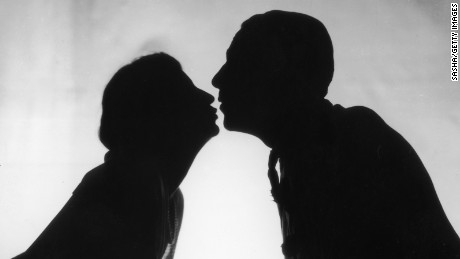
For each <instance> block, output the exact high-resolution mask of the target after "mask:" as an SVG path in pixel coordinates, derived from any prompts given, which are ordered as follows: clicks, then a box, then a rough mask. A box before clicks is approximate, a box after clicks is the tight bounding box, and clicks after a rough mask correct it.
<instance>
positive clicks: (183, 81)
mask: <svg viewBox="0 0 460 259" xmlns="http://www.w3.org/2000/svg"><path fill="white" fill-rule="evenodd" d="M213 102H214V97H212V96H211V95H210V94H208V93H206V92H204V91H203V90H200V89H199V88H197V87H196V86H195V85H194V84H193V82H192V80H191V79H190V78H189V77H188V76H187V75H186V74H185V73H184V72H183V70H182V68H181V66H180V64H179V62H177V61H176V60H175V59H174V58H172V57H170V56H169V55H167V54H164V53H158V54H152V55H148V56H144V57H141V58H139V59H138V60H135V61H134V62H133V63H131V64H129V65H127V66H125V67H123V68H122V69H120V70H119V71H118V72H117V73H116V74H115V75H114V77H113V78H112V80H111V81H110V82H109V84H108V85H107V87H106V89H105V91H104V97H103V101H102V107H103V114H102V118H101V128H100V134H99V135H100V139H101V141H102V143H103V144H104V145H105V146H106V147H107V148H108V149H110V150H116V149H118V150H129V153H139V152H141V153H152V152H154V153H155V152H158V151H160V152H161V151H167V150H185V149H186V148H191V149H196V148H201V146H202V145H204V144H205V143H206V141H208V140H209V139H210V138H211V137H213V136H215V135H217V133H218V132H219V128H218V127H217V125H216V123H215V121H216V119H217V115H216V109H215V108H213V107H212V106H211V104H212V103H213Z"/></svg>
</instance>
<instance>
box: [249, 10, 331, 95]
mask: <svg viewBox="0 0 460 259" xmlns="http://www.w3.org/2000/svg"><path fill="white" fill-rule="evenodd" d="M240 32H241V33H242V34H243V35H241V36H243V37H245V36H244V35H247V37H249V38H250V39H251V44H256V46H258V47H260V48H262V49H264V48H265V50H266V51H265V52H264V55H267V51H268V52H269V56H270V58H275V59H276V60H275V62H280V63H281V64H280V66H282V67H283V68H282V69H283V70H282V72H283V73H284V79H285V81H287V82H288V83H290V84H293V85H297V86H300V87H304V88H305V87H306V88H308V89H302V91H304V92H305V91H307V93H306V94H309V95H313V96H315V97H321V98H324V97H325V96H326V94H327V90H328V87H329V84H330V82H331V81H332V76H333V74H334V57H333V47H332V41H331V38H330V36H329V33H328V32H327V29H326V27H325V26H324V25H323V24H322V23H321V22H320V21H319V20H317V19H315V18H313V17H311V16H309V15H306V14H301V13H295V12H285V11H279V10H273V11H269V12H266V13H264V14H257V15H254V16H252V17H251V18H249V19H248V20H246V21H245V22H244V23H243V24H242V26H241V31H240ZM245 38H246V37H245ZM262 51H263V50H262ZM256 55H257V54H256ZM261 58H263V57H261Z"/></svg>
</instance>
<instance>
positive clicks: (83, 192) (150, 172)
mask: <svg viewBox="0 0 460 259" xmlns="http://www.w3.org/2000/svg"><path fill="white" fill-rule="evenodd" d="M213 101H214V98H213V97H212V96H211V95H209V94H208V93H206V92H204V91H202V90H200V89H198V88H197V87H195V86H194V84H193V82H192V81H191V80H190V78H189V77H188V76H187V75H186V74H185V73H184V72H183V71H182V68H181V65H180V64H179V62H178V61H176V60H175V59H174V58H172V57H171V56H169V55H167V54H165V53H157V54H152V55H148V56H144V57H141V58H139V59H137V60H135V61H133V62H132V63H131V64H129V65H126V66H124V67H123V68H121V69H120V70H119V71H118V72H117V73H116V74H115V75H114V76H113V78H112V79H111V80H110V82H109V83H108V85H107V87H106V89H105V91H104V96H103V99H102V108H103V113H102V118H101V126H100V132H99V137H100V140H101V142H102V143H103V144H104V145H105V146H106V147H107V148H108V149H109V152H108V153H107V154H106V156H105V162H104V163H103V164H102V165H100V166H98V167H96V168H94V169H93V170H91V171H90V172H89V173H87V174H86V175H85V177H84V178H83V180H82V182H81V183H80V185H79V186H78V187H77V189H76V190H75V191H74V192H73V196H72V197H71V198H70V200H69V201H68V202H67V204H66V205H65V206H64V208H63V209H62V210H61V211H60V212H59V214H58V215H57V216H56V217H55V218H54V219H53V221H52V222H51V223H50V224H49V225H48V227H47V228H46V229H45V230H44V231H43V233H42V234H41V235H40V236H39V237H38V239H37V240H36V241H35V242H34V243H33V244H32V245H31V246H30V248H29V249H28V250H27V251H26V252H24V253H23V254H21V255H19V256H17V257H16V258H156V259H160V258H173V256H174V249H175V245H176V242H177V237H178V234H179V230H180V225H181V220H182V211H183V197H182V194H181V192H180V189H179V188H178V187H179V185H180V183H181V182H182V180H183V179H184V177H185V175H186V174H187V171H188V169H189V168H190V166H191V164H192V162H193V160H194V158H195V156H196V154H197V153H198V152H199V151H200V149H201V148H202V147H203V145H204V144H205V143H206V142H207V141H208V140H209V139H210V138H211V137H213V136H215V135H217V133H218V132H219V128H218V127H217V126H216V124H215V120H216V118H217V116H216V109H215V108H213V107H211V106H210V104H211V103H212V102H213Z"/></svg>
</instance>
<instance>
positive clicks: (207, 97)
mask: <svg viewBox="0 0 460 259" xmlns="http://www.w3.org/2000/svg"><path fill="white" fill-rule="evenodd" d="M200 91H201V96H202V97H203V99H204V100H206V102H207V103H209V104H211V103H213V102H214V100H215V98H214V96H212V95H211V94H210V93H208V92H205V91H203V90H201V89H200Z"/></svg>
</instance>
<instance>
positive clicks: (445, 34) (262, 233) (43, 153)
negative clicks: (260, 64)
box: [0, 0, 460, 259]
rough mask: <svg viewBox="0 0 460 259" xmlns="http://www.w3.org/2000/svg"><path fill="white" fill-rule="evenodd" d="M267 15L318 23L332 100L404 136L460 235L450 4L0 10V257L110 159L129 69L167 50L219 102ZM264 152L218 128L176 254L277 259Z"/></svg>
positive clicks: (114, 0) (189, 190)
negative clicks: (218, 79) (236, 49)
mask: <svg viewBox="0 0 460 259" xmlns="http://www.w3.org/2000/svg"><path fill="white" fill-rule="evenodd" d="M272 9H282V10H288V11H297V12H303V13H307V14H310V15H312V16H314V17H316V18H318V19H320V20H321V21H323V23H324V24H325V25H326V27H327V28H328V29H329V32H330V34H331V37H332V40H333V43H334V48H335V60H336V73H335V76H334V80H333V83H332V85H331V87H330V94H329V95H328V99H330V100H331V101H332V102H333V103H340V104H342V105H344V106H353V105H364V106H367V107H370V108H372V109H374V110H375V111H376V112H377V113H379V114H380V115H381V116H382V117H383V118H384V120H385V121H386V122H387V123H388V124H389V125H390V126H392V127H393V128H395V129H396V130H397V131H399V132H400V133H401V134H402V135H403V136H404V137H405V138H406V139H407V140H408V141H409V142H410V143H411V144H412V145H413V146H414V148H415V150H416V151H417V153H418V154H419V156H420V157H421V159H422V161H423V162H424V164H425V166H426V167H427V169H428V171H429V173H430V175H431V177H432V179H433V181H434V184H435V187H436V189H437V192H438V195H439V197H440V200H441V202H442V204H443V206H444V209H445V211H446V213H447V215H448V217H449V219H450V221H451V222H452V224H453V225H454V227H455V228H456V230H457V231H460V202H458V201H459V200H460V188H459V186H460V159H458V155H459V154H460V134H459V133H460V113H459V111H460V109H459V108H460V102H458V99H459V98H460V85H459V84H458V83H453V82H451V81H450V74H449V72H450V67H449V64H450V45H449V44H450V2H449V1H442V0H437V1H429V0H419V1H415V0H413V1H398V0H387V1H377V0H355V1H320V0H311V1H302V0H290V1H281V0H265V1H262V0H260V1H259V0H254V1H243V0H233V1H224V0H222V1H217V0H215V1H212V0H193V1H192V0H183V1H179V0H177V1H174V0H169V1H161V0H136V1H127V0H110V1H109V0H105V1H103V0H93V1H91V0H78V1H76V0H75V1H71V0H34V1H32V0H30V1H26V0H11V1H9V0H4V1H1V7H0V165H1V166H0V258H10V257H12V256H14V255H16V254H18V253H20V252H22V251H24V250H25V249H26V248H27V247H28V246H29V245H30V244H31V243H32V242H33V241H34V240H35V239H36V238H37V237H38V235H39V234H40V233H41V231H42V230H43V229H44V228H45V227H46V225H47V224H48V223H49V222H50V221H51V219H52V218H53V217H54V216H55V215H56V214H57V212H58V211H59V210H60V209H61V207H62V206H63V205H64V203H65V202H66V201H67V199H68V198H69V197H70V195H71V192H72V191H73V189H74V188H75V187H76V186H77V185H78V183H79V182H80V180H81V178H82V177H83V176H84V174H85V173H86V172H87V171H89V170H90V169H92V168H93V167H95V166H97V165H98V164H100V163H101V162H102V161H103V155H104V153H105V149H104V148H103V146H102V145H101V144H100V143H99V141H98V139H97V130H98V124H99V117H100V113H101V108H100V101H101V97H102V91H103V89H104V87H105V84H106V83H107V82H108V80H109V79H110V77H111V76H112V75H113V73H114V72H115V71H116V70H117V69H118V68H119V67H120V66H122V65H124V64H126V63H128V62H129V61H130V60H131V59H133V58H134V57H136V56H139V55H141V54H146V53H150V52H155V51H164V52H167V53H169V54H171V55H172V56H174V57H176V58H177V59H178V60H179V61H180V62H181V63H182V65H183V68H184V70H185V71H186V72H187V73H188V74H189V76H190V77H191V78H192V80H194V82H195V84H196V85H197V86H198V87H200V88H202V89H203V90H205V91H208V92H210V93H211V94H213V95H214V96H217V90H216V89H214V88H213V87H212V85H211V83H210V81H211V78H212V77H213V75H214V74H215V73H216V72H217V70H218V69H219V68H220V66H221V65H222V64H223V63H224V60H225V51H226V49H227V47H228V46H229V44H230V42H231V39H232V37H233V35H234V34H235V33H236V32H237V30H238V28H239V26H240V24H241V23H242V22H243V21H244V20H246V19H247V18H249V17H250V16H251V15H253V14H256V13H262V12H265V11H268V10H272ZM215 105H216V107H217V106H218V103H217V101H216V103H215ZM219 116H220V118H219V120H218V123H219V126H221V125H222V114H219ZM268 152H269V150H268V149H267V148H266V147H265V146H264V145H263V144H262V143H261V142H260V141H259V140H257V139H256V138H254V137H252V136H249V135H244V134H240V133H235V132H228V131H225V130H224V129H223V128H222V126H221V134H220V135H219V136H217V137H216V138H214V139H213V140H211V141H210V142H209V143H208V145H206V147H205V148H204V149H203V150H202V152H200V154H199V156H198V157H197V159H196V160H195V163H194V165H193V166H192V168H191V170H190V172H189V175H188V177H187V178H186V179H185V181H184V183H183V187H182V189H183V192H184V195H185V202H186V203H185V215H184V222H183V229H182V233H181V235H180V237H179V244H178V248H177V254H176V258H178V259H183V258H187V259H190V258H191V259H194V258H200V259H203V258H205V259H206V258H242V259H245V258H266V259H271V258H282V257H281V250H280V248H279V246H280V244H281V236H280V230H279V219H278V216H277V211H276V206H275V204H274V203H273V202H272V201H271V197H270V192H269V189H270V187H269V182H268V179H267V177H266V171H267V170H266V164H267V160H268Z"/></svg>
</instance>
